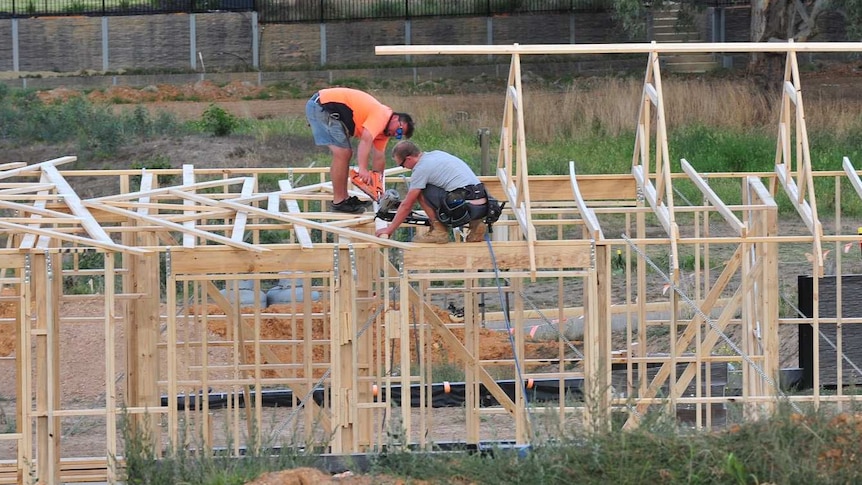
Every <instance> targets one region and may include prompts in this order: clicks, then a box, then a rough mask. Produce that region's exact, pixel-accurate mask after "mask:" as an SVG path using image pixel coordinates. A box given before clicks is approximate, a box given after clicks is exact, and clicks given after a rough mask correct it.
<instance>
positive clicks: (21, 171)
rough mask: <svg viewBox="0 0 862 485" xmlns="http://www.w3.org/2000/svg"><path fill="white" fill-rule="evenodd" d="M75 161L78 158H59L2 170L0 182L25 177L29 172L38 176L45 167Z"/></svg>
mask: <svg viewBox="0 0 862 485" xmlns="http://www.w3.org/2000/svg"><path fill="white" fill-rule="evenodd" d="M77 159H78V157H60V158H55V159H53V160H48V161H46V162H42V163H34V164H33V165H27V166H25V167H19V168H13V169H11V170H4V171H2V172H0V180H3V179H7V178H12V177H18V176H22V175H27V174H28V173H30V172H34V175H38V174H39V171H41V170H44V169H45V167H56V166H57V165H63V164H66V163H71V162H74V161H75V160H77Z"/></svg>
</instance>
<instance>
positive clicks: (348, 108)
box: [305, 88, 413, 214]
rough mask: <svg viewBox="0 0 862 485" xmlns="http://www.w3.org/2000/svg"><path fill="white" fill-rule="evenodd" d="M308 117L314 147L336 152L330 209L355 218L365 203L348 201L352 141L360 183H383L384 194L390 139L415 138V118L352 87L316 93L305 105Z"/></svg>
mask: <svg viewBox="0 0 862 485" xmlns="http://www.w3.org/2000/svg"><path fill="white" fill-rule="evenodd" d="M305 117H306V119H307V120H308V124H309V126H311V133H312V135H313V136H314V143H315V144H316V145H318V146H324V145H325V146H328V147H329V151H331V152H332V165H331V166H330V168H329V174H330V178H331V180H332V199H333V200H332V203H331V205H330V209H331V210H333V211H338V212H348V213H352V214H358V213H360V212H364V211H365V207H366V205H367V203H365V202H363V201H361V200H359V199H358V198H357V197H355V196H351V197H348V196H347V178H348V174H349V173H350V159H351V158H353V146H352V144H351V137H356V138H358V139H359V146H358V148H357V154H356V164H357V166H358V169H359V170H358V173H357V178H358V179H359V182H361V183H363V182H364V184H366V185H367V186H374V185H375V183H379V184H380V185H381V189H382V179H383V178H382V173H383V169H384V168H385V166H386V157H385V151H386V143H387V142H388V141H389V138H395V139H398V140H400V139H401V138H410V137H411V136H413V118H411V117H410V115H408V114H407V113H396V112H394V111H392V108H390V107H388V106H386V105H384V104H382V103H380V101H378V100H377V99H375V98H374V96H371V95H370V94H368V93H366V92H364V91H360V90H358V89H350V88H328V89H321V90H320V91H318V92H316V93H314V95H313V96H312V97H311V99H309V100H308V103H306V105H305ZM369 158H370V159H371V167H370V168H371V170H369V166H368V165H369ZM372 171H373V172H375V173H372ZM381 191H382V190H381ZM372 197H373V196H372Z"/></svg>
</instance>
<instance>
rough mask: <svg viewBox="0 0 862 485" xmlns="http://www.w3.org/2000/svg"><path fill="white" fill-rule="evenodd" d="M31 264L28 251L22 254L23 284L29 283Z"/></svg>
mask: <svg viewBox="0 0 862 485" xmlns="http://www.w3.org/2000/svg"><path fill="white" fill-rule="evenodd" d="M31 264H32V261H30V253H27V254H26V255H25V256H24V284H25V285H29V284H30V271H31Z"/></svg>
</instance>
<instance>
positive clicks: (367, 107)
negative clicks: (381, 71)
mask: <svg viewBox="0 0 862 485" xmlns="http://www.w3.org/2000/svg"><path fill="white" fill-rule="evenodd" d="M324 103H341V104H344V105H345V106H347V107H348V108H350V109H351V110H352V111H353V124H354V126H355V129H354V131H353V136H355V137H357V138H358V137H360V136H361V135H362V128H365V129H366V130H368V132H369V133H371V135H372V136H374V148H376V149H377V150H379V151H384V150H386V142H388V141H389V137H388V136H386V135H384V134H383V131H384V130H385V129H386V125H388V124H389V119H390V118H391V117H392V108H390V107H388V106H386V105H383V104H381V103H380V101H377V99H376V98H375V97H374V96H372V95H370V94H368V93H366V92H364V91H360V90H358V89H350V88H327V89H321V90H320V104H324Z"/></svg>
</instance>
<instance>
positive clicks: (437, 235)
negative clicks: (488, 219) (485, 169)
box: [377, 141, 488, 244]
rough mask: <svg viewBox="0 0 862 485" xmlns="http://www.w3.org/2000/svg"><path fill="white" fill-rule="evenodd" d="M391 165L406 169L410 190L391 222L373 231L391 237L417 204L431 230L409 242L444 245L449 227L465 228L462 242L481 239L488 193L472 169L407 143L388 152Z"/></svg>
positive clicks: (447, 154)
mask: <svg viewBox="0 0 862 485" xmlns="http://www.w3.org/2000/svg"><path fill="white" fill-rule="evenodd" d="M392 157H393V158H394V159H395V163H397V164H398V166H400V167H405V168H408V169H410V170H411V171H412V172H413V173H412V174H411V176H410V187H409V188H408V190H407V195H406V196H405V197H404V201H402V202H401V205H400V206H399V207H398V211H397V212H396V213H395V216H394V217H393V218H392V222H391V223H390V224H389V225H388V226H387V227H385V228H383V229H379V230H378V231H377V235H378V236H384V235H385V236H391V235H392V233H393V232H395V230H396V229H397V228H398V226H399V225H401V223H402V222H404V220H405V219H406V218H407V216H408V215H409V214H410V211H411V210H413V206H414V204H415V203H417V202H418V203H419V205H420V206H421V207H422V209H423V210H424V211H425V214H426V215H427V216H428V218H429V219H430V221H431V229H430V230H429V231H428V232H427V233H425V234H419V235H417V236H416V237H414V238H413V242H422V243H437V244H445V243H447V242H449V227H459V226H464V225H469V230H470V231H469V234H468V235H467V238H466V239H465V241H466V242H480V241H482V240H484V235H485V225H484V224H483V222H484V218H485V216H486V214H487V212H488V194H487V192H486V191H485V186H484V185H482V183H481V182H479V179H478V178H477V177H476V174H474V173H473V170H471V169H470V167H469V166H468V165H467V164H466V163H464V161H463V160H461V159H460V158H458V157H456V156H454V155H452V154H449V153H446V152H443V151H440V150H435V151H431V152H422V151H421V150H419V147H418V146H416V144H415V143H413V142H411V141H402V142H399V143H398V144H397V145H395V148H394V149H393V151H392Z"/></svg>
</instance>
